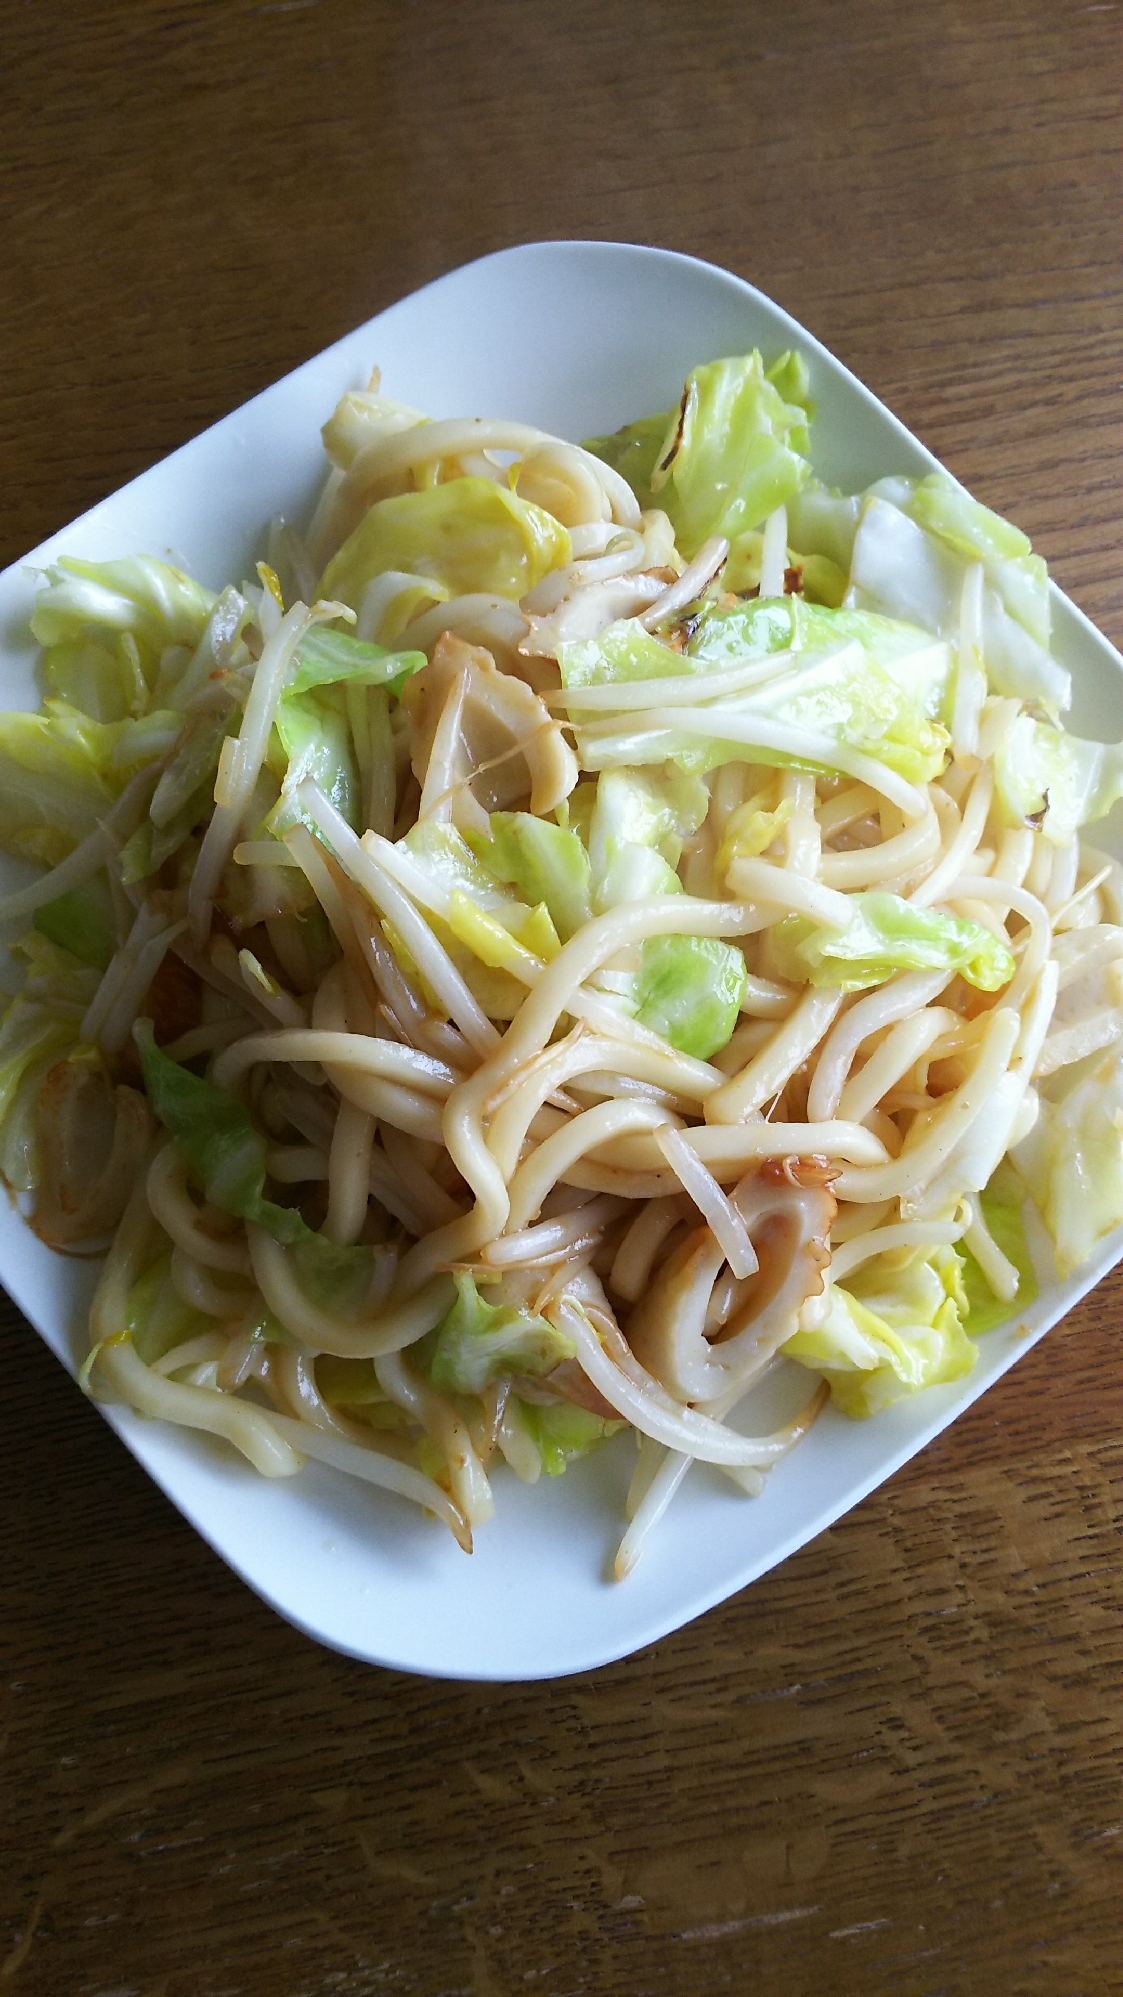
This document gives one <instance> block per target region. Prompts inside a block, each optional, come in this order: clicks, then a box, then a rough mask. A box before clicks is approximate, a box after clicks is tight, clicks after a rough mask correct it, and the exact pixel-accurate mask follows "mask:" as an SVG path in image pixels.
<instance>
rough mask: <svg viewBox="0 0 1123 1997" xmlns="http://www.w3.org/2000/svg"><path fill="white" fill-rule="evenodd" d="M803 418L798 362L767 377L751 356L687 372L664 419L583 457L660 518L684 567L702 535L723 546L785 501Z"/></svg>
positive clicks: (596, 442)
mask: <svg viewBox="0 0 1123 1997" xmlns="http://www.w3.org/2000/svg"><path fill="white" fill-rule="evenodd" d="M810 410H811V405H810V398H809V395H808V377H807V370H806V366H805V364H804V362H803V361H802V359H801V358H800V356H799V355H797V354H793V353H786V354H782V355H781V356H780V358H779V360H777V361H776V362H775V363H774V364H773V366H772V367H771V368H769V369H768V371H767V372H766V371H765V368H764V363H763V361H762V360H761V357H760V354H759V353H758V352H755V351H754V352H753V353H751V354H745V355H743V356H739V357H736V358H730V359H728V360H719V361H710V362H707V363H706V364H705V365H704V366H702V367H697V368H695V369H693V371H692V372H691V373H690V374H689V375H688V376H687V380H686V385H685V387H684V389H683V392H682V399H681V402H680V403H679V406H678V408H677V409H676V410H674V411H673V412H671V413H670V414H669V415H668V416H666V417H644V418H642V419H641V420H640V422H638V423H631V424H627V425H625V427H624V429H623V430H619V431H617V432H616V434H615V436H613V437H593V438H590V439H588V440H587V442H586V445H585V448H586V450H590V451H592V452H593V453H594V454H595V455H596V456H597V457H599V458H602V459H603V460H604V462H605V463H606V464H610V465H612V466H613V467H614V468H615V469H616V470H617V471H619V472H620V473H621V475H622V476H623V477H624V478H626V479H627V480H628V483H629V484H630V485H631V486H632V489H633V491H634V492H635V494H636V497H637V499H638V500H639V503H640V505H641V506H642V507H661V508H662V509H663V511H664V512H665V513H666V514H667V516H668V518H669V519H670V521H671V524H672V526H673V527H674V529H675V538H676V541H677V543H678V546H679V548H680V550H681V552H682V553H683V554H684V555H685V556H686V558H687V560H689V559H690V557H691V556H692V555H694V554H696V553H697V551H698V549H699V548H700V547H701V546H702V543H703V542H704V541H705V540H706V539H707V538H708V537H709V536H710V535H711V534H723V535H724V536H725V537H726V539H727V540H730V541H732V540H733V539H735V537H736V536H737V535H739V534H742V533H744V532H745V531H746V529H749V528H753V527H758V526H759V525H760V523H761V521H762V520H765V519H767V517H768V515H769V514H770V513H772V512H774V511H775V509H776V507H777V506H782V505H783V504H784V503H785V502H786V501H787V500H789V499H792V498H794V496H795V494H796V493H797V492H798V491H799V489H800V487H801V486H802V484H803V483H804V481H805V479H806V478H807V476H808V472H809V470H810V467H809V465H808V462H807V456H806V453H807V451H808V448H809V438H808V429H807V425H808V418H809V415H810ZM660 425H661V430H660V428H659V426H660Z"/></svg>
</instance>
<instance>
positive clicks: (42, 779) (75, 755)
mask: <svg viewBox="0 0 1123 1997" xmlns="http://www.w3.org/2000/svg"><path fill="white" fill-rule="evenodd" d="M116 740H117V735H116V730H115V729H114V728H112V727H107V726H105V725H103V724H102V723H100V722H97V721H91V720H90V719H89V718H88V716H86V715H84V714H79V713H78V712H77V710H76V709H74V708H68V707H64V706H62V705H61V703H59V702H56V701H47V702H45V704H44V707H43V709H42V711H41V712H40V713H38V714H0V846H4V847H5V848H6V849H7V851H8V852H9V853H17V854H19V855H20V857H21V858H23V859H27V860H38V861H40V862H41V863H42V864H43V865H45V866H49V867H53V866H57V865H58V862H59V861H60V860H64V859H65V858H66V855H67V854H68V853H70V852H72V851H73V850H74V847H75V846H78V845H80V844H81V842H82V840H83V839H86V838H88V837H89V835H90V833H91V832H94V831H96V829H97V826H98V824H99V822H100V820H101V819H102V818H104V817H105V814H106V813H107V812H108V810H109V809H110V807H111V805H112V803H113V800H114V797H115V795H116V792H117V788H118V786H117V785H116V784H115V783H113V782H111V780H110V758H111V756H112V753H113V749H114V746H115V743H116Z"/></svg>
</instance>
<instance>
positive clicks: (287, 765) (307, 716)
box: [265, 691, 361, 836]
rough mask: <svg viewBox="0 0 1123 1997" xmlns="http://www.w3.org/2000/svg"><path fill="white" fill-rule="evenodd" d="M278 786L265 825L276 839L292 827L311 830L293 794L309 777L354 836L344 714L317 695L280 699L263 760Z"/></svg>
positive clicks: (354, 784)
mask: <svg viewBox="0 0 1123 1997" xmlns="http://www.w3.org/2000/svg"><path fill="white" fill-rule="evenodd" d="M266 760H267V762H268V765H269V768H270V769H271V770H272V772H273V774H274V776H276V777H277V778H278V779H279V781H280V783H281V786H282V794H281V798H280V802H279V803H278V804H277V805H276V807H275V808H274V810H273V811H271V812H270V814H269V816H268V818H267V819H266V821H265V830H266V831H267V832H271V833H275V834H277V835H278V836H279V835H280V834H281V833H282V832H284V831H286V830H287V829H288V827H289V826H290V825H292V824H294V823H296V822H300V823H301V824H306V825H308V826H310V827H311V826H312V820H311V819H310V818H308V816H307V814H306V813H305V811H304V809H303V807H302V806H301V805H300V804H299V803H298V802H297V799H296V797H295V796H294V795H293V793H294V792H295V790H296V787H297V785H298V784H301V783H303V782H304V780H305V778H308V777H310V778H311V779H312V780H313V782H314V783H317V784H318V785H319V787H320V789H321V790H322V791H323V793H324V795H325V797H327V798H329V799H330V801H331V803H332V804H333V805H334V806H335V809H336V810H337V811H338V812H339V814H340V817H341V818H345V819H346V821H347V823H348V825H349V826H350V827H351V828H352V830H353V831H358V830H359V806H360V798H361V792H360V785H359V768H358V763H357V762H356V759H355V748H354V743H353V742H352V739H351V729H350V726H349V724H348V720H347V715H346V712H345V711H343V709H342V708H341V707H337V706H336V705H335V704H334V702H333V701H332V700H331V699H330V698H328V697H326V696H325V695H323V694H321V693H319V692H315V691H313V692H310V693H289V692H288V691H286V692H285V693H283V694H282V696H281V698H280V700H279V701H278V703H277V713H276V717H275V719H274V722H273V732H272V735H271V737H270V743H269V752H268V755H267V758H266Z"/></svg>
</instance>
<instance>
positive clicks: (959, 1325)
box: [781, 1248, 978, 1418]
mask: <svg viewBox="0 0 1123 1997" xmlns="http://www.w3.org/2000/svg"><path fill="white" fill-rule="evenodd" d="M828 1297H829V1308H828V1312H827V1317H826V1321H825V1322H824V1323H823V1324H822V1325H821V1326H819V1327H818V1328H817V1329H815V1330H813V1331H797V1332H795V1333H794V1335H793V1336H792V1337H791V1338H789V1339H788V1340H787V1342H786V1343H785V1344H784V1345H783V1347H782V1348H781V1350H782V1351H783V1352H784V1353H785V1355H786V1356H787V1357H788V1358H789V1359H796V1360H798V1361H799V1363H800V1365H801V1366H808V1367H811V1368H812V1369H813V1370H814V1371H815V1372H817V1373H821V1374H822V1376H823V1378H824V1379H825V1380H826V1381H827V1382H828V1383H829V1385H830V1390H831V1400H832V1402H833V1403H834V1405H835V1407H837V1408H840V1409H841V1411H842V1413H843V1414H846V1415H850V1416H851V1417H854V1418H860V1417H863V1416H866V1415H872V1414H876V1413H878V1411H879V1410H880V1409H881V1408H884V1407H887V1406H889V1405H890V1404H891V1403H892V1402H893V1401H897V1400H900V1399H901V1398H902V1397H903V1396H905V1395H907V1394H914V1393H918V1392H919V1391H920V1390H921V1389H922V1388H924V1387H936V1386H942V1385H944V1384H945V1383H946V1382H948V1381H951V1380H958V1379H961V1378H962V1377H963V1375H964V1374H965V1373H969V1372H970V1371H971V1369H972V1367H973V1366H974V1364H975V1360H976V1359H977V1357H978V1352H977V1349H976V1347H975V1346H974V1345H973V1344H972V1343H971V1341H970V1339H969V1338H968V1337H967V1335H966V1333H965V1331H964V1329H963V1318H964V1316H965V1315H966V1312H967V1309H968V1298H967V1292H966V1290H965V1288H964V1285H963V1275H962V1268H961V1260H960V1257H959V1256H958V1255H957V1254H956V1251H955V1250H954V1248H936V1249H933V1250H931V1251H930V1252H929V1253H928V1254H925V1253H924V1251H923V1250H917V1251H915V1252H914V1253H913V1254H912V1256H911V1257H910V1258H909V1259H908V1260H907V1261H906V1262H905V1264H904V1266H901V1259H900V1254H899V1252H898V1253H897V1254H895V1255H892V1254H890V1255H876V1256H873V1257H872V1258H871V1259H870V1261H869V1262H867V1263H864V1264H863V1265H862V1267H861V1268H859V1269H856V1270H855V1271H854V1273H853V1275H852V1276H851V1277H850V1278H849V1279H848V1282H847V1284H846V1286H845V1287H844V1286H843V1285H841V1284H837V1283H832V1284H831V1285H830V1288H829V1292H828Z"/></svg>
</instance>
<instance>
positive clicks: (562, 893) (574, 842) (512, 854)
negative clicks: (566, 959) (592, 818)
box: [467, 811, 590, 943]
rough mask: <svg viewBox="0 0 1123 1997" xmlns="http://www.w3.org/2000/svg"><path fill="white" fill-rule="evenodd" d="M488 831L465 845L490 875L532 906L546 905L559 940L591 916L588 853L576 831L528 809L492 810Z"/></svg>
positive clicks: (564, 939) (474, 834) (471, 836)
mask: <svg viewBox="0 0 1123 1997" xmlns="http://www.w3.org/2000/svg"><path fill="white" fill-rule="evenodd" d="M488 826H489V833H488V835H487V836H485V835H484V834H483V833H482V832H469V833H468V834H467V840H468V844H469V846H470V847H471V849H472V851H473V853H474V854H475V856H476V858H477V860H479V861H480V862H481V863H482V865H483V866H485V867H486V868H487V870H488V873H489V874H493V875H494V876H495V878H496V880H498V881H503V882H506V883H508V884H509V885H510V886H512V887H515V888H517V889H518V891H519V893H520V895H521V896H522V898H523V900H524V901H525V902H527V903H528V904H529V905H530V906H531V907H532V908H533V907H536V906H537V905H538V904H539V903H544V904H545V906H546V908H547V909H548V910H549V912H550V916H551V919H552V921H553V924H554V928H555V929H556V931H557V933H558V936H559V937H560V938H561V941H562V942H563V943H565V942H568V940H569V938H570V937H571V936H573V935H575V934H576V932H577V931H578V930H579V929H580V928H581V927H582V926H583V925H584V924H585V923H586V922H587V921H588V920H589V914H590V906H589V896H590V876H589V855H588V853H587V852H586V851H585V848H584V846H583V845H582V843H581V840H580V839H579V837H578V835H577V833H576V832H572V831H569V830H564V829H563V828H562V827H561V826H560V825H554V824H553V823H552V822H551V821H550V820H549V819H548V818H535V817H534V815H533V813H531V812H529V811H493V812H492V813H491V816H490V818H489V820H488Z"/></svg>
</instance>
